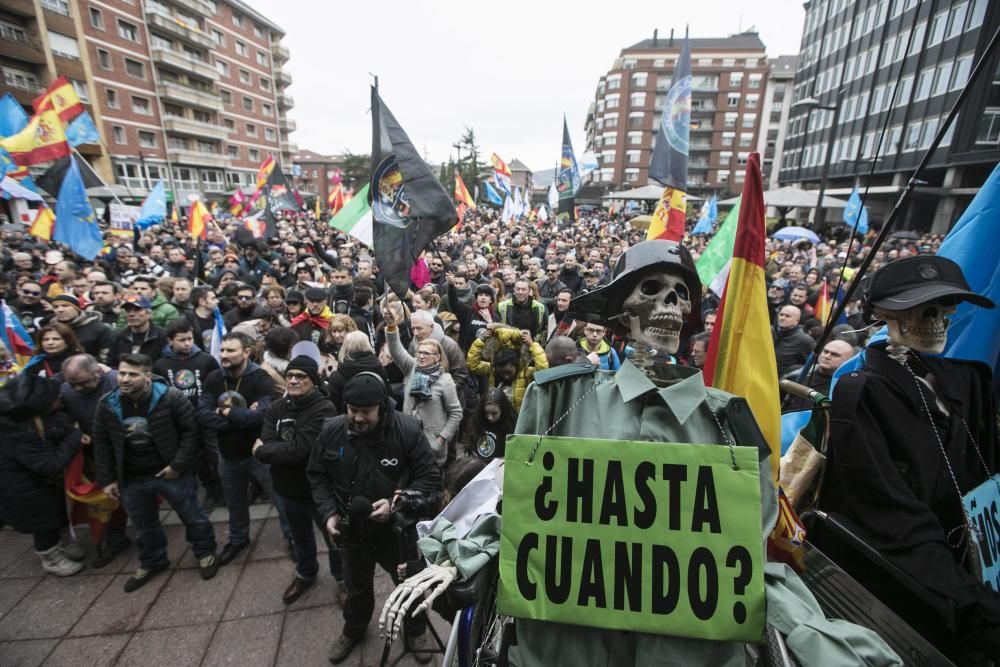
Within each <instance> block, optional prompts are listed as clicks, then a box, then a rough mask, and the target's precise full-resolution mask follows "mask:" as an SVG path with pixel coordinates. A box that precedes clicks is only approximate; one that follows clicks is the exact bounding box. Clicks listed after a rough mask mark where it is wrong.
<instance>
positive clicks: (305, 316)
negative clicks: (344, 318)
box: [291, 306, 333, 331]
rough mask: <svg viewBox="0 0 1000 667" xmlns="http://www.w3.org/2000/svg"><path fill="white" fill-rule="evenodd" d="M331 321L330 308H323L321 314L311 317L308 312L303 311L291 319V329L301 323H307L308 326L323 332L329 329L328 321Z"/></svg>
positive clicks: (331, 312) (331, 313)
mask: <svg viewBox="0 0 1000 667" xmlns="http://www.w3.org/2000/svg"><path fill="white" fill-rule="evenodd" d="M332 319H333V311H332V310H330V306H324V307H323V312H322V313H320V314H319V315H313V314H312V313H310V312H309V311H308V310H303V311H302V312H301V313H299V314H298V315H296V316H295V317H294V318H293V319H292V324H291V326H292V327H296V326H298V325H300V324H302V323H303V322H308V323H309V324H315V325H316V326H318V327H319V328H320V329H322V330H323V331H326V330H327V329H329V328H330V320H332Z"/></svg>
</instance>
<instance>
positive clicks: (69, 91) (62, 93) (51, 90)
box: [31, 76, 83, 123]
mask: <svg viewBox="0 0 1000 667" xmlns="http://www.w3.org/2000/svg"><path fill="white" fill-rule="evenodd" d="M31 105H32V107H34V109H35V113H36V114H38V113H42V112H43V111H55V112H56V114H57V115H58V116H59V119H60V120H61V121H62V122H63V123H68V122H70V121H71V120H73V119H74V118H76V117H77V116H78V115H80V113H81V112H83V102H81V101H80V96H79V95H77V94H76V89H75V88H73V84H72V83H70V82H69V79H67V78H66V77H64V76H61V77H59V78H57V79H56V80H55V81H53V82H52V84H51V85H50V86H49V87H48V88H47V89H46V90H45V92H44V93H42V94H41V95H39V96H38V97H36V98H35V99H34V101H33V102H32V103H31Z"/></svg>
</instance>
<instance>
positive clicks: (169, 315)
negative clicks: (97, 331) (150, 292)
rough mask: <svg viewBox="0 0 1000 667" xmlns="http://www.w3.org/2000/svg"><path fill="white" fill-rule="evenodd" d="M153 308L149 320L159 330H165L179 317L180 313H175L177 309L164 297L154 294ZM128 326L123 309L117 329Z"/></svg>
mask: <svg viewBox="0 0 1000 667" xmlns="http://www.w3.org/2000/svg"><path fill="white" fill-rule="evenodd" d="M150 305H152V307H153V318H152V319H151V320H150V322H152V323H153V324H155V325H156V326H158V327H160V328H161V329H166V328H167V327H168V326H170V323H171V322H173V321H174V320H176V319H177V318H178V317H180V316H181V315H180V313H178V312H177V308H176V307H175V306H174V305H173V304H172V303H170V302H169V301H167V299H166V297H165V296H163V295H162V294H160V293H159V292H157V293H156V296H155V297H153V302H152V304H150ZM127 327H128V324H127V323H126V322H125V309H124V308H123V309H122V311H121V313H119V315H118V327H117V328H118V329H125V328H127Z"/></svg>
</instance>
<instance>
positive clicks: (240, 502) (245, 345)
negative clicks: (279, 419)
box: [198, 333, 291, 565]
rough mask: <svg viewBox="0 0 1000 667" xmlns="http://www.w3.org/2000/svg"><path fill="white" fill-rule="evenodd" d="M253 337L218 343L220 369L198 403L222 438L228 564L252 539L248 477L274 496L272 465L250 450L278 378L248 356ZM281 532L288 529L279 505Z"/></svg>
mask: <svg viewBox="0 0 1000 667" xmlns="http://www.w3.org/2000/svg"><path fill="white" fill-rule="evenodd" d="M252 348H253V341H252V340H250V338H249V337H248V336H246V335H244V334H241V333H230V334H227V335H226V336H224V337H223V339H222V345H221V349H220V352H219V354H220V357H221V360H222V369H221V370H215V371H212V372H211V373H209V374H208V377H207V378H206V379H205V384H204V387H203V390H202V394H201V400H200V402H199V406H198V421H199V422H200V423H201V426H202V429H203V431H204V433H205V434H206V435H208V436H209V437H214V438H216V440H217V442H218V444H219V477H220V479H221V480H222V491H223V493H224V494H225V497H226V507H227V508H229V542H228V544H226V546H224V547H223V548H222V551H221V552H220V553H219V564H220V565H226V564H228V563H229V562H231V561H232V560H233V559H234V558H236V557H237V556H238V555H239V554H240V552H241V551H243V550H244V549H245V548H246V547H247V546H248V545H249V544H250V498H249V496H248V493H247V488H248V486H249V483H250V479H251V478H253V479H255V480H257V483H258V484H260V487H261V488H262V489H263V490H264V492H265V493H267V495H268V497H269V498H271V499H272V501H273V500H274V489H273V487H272V486H271V473H270V470H269V467H268V466H267V465H265V464H263V463H261V462H260V461H258V460H257V459H255V458H253V456H252V455H251V448H252V447H253V444H254V442H255V441H256V440H257V438H259V437H260V430H261V426H262V425H263V422H264V413H265V412H266V411H267V408H268V406H269V405H270V404H271V399H272V398H273V396H274V380H272V379H271V376H270V375H269V374H268V373H267V371H265V370H264V369H263V368H261V367H260V366H258V365H257V364H256V363H254V362H253V361H250V352H251V350H252ZM278 512H279V515H280V516H281V524H282V532H283V533H284V534H285V539H287V540H290V539H291V538H290V534H289V531H288V528H287V526H286V523H285V519H284V513H283V512H282V510H281V506H280V504H279V505H278Z"/></svg>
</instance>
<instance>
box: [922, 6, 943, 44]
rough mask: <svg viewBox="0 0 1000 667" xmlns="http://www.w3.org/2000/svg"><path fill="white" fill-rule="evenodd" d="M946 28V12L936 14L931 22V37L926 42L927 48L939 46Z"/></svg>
mask: <svg viewBox="0 0 1000 667" xmlns="http://www.w3.org/2000/svg"><path fill="white" fill-rule="evenodd" d="M947 28H948V11H947V10H945V11H943V12H938V13H937V14H936V15H935V16H934V19H933V20H932V21H931V35H930V37H929V38H928V40H927V46H934V45H935V44H940V43H941V42H942V41H943V40H944V34H945V31H946V30H947Z"/></svg>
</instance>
